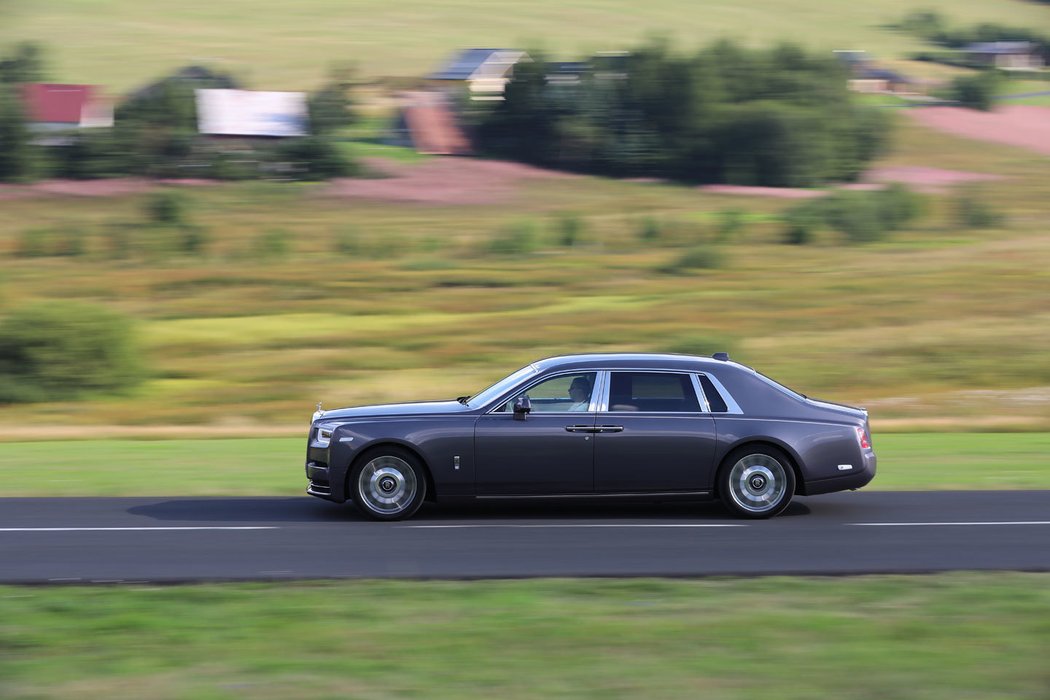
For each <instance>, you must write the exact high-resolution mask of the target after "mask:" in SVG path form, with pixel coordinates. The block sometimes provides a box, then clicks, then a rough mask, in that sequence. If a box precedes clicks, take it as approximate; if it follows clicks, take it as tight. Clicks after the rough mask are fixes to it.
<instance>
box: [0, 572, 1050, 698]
mask: <svg viewBox="0 0 1050 700" xmlns="http://www.w3.org/2000/svg"><path fill="white" fill-rule="evenodd" d="M1048 607H1050V577H1048V576H1047V575H1046V574H1019V573H1018V574H966V573H960V574H945V575H938V576H929V577H923V578H908V577H900V576H870V577H854V578H845V579H814V578H764V579H751V580H736V579H730V580H714V579H712V580H703V581H663V580H647V579H638V580H627V581H620V580H585V581H563V580H542V581H488V582H446V583H442V582H429V583H412V582H368V581H360V582H349V583H323V582H318V583H297V584H281V585H263V584H258V585H202V586H190V587H162V588H146V587H135V586H120V587H109V588H107V587H94V588H78V587H57V588H56V587H51V588H46V587H43V588H9V587H8V588H0V695H3V696H4V697H6V698H69V697H76V698H85V699H88V698H105V699H106V700H111V699H113V700H117V699H121V698H129V699H130V698H134V699H138V698H143V697H150V698H158V699H162V698H209V699H220V698H243V697H252V698H260V699H264V700H265V699H266V698H305V697H331V698H336V697H340V698H342V697H354V698H422V697H425V698H464V697H484V698H489V697H501V698H508V699H511V698H536V697H545V698H592V697H593V698H603V699H605V698H639V697H659V698H697V697H710V698H726V699H727V700H733V699H736V698H740V699H747V700H751V699H756V700H761V699H763V698H770V699H773V698H775V699H776V700H792V699H799V700H801V699H803V698H806V699H808V698H815V697H821V698H848V699H857V700H862V699H869V698H871V699H874V698H879V699H880V700H883V699H888V700H894V699H897V698H900V699H904V698H908V699H911V698H923V699H924V700H941V699H943V700H958V699H959V698H1012V699H1017V700H1020V699H1024V698H1031V699H1032V700H1036V699H1042V698H1045V697H1046V693H1047V689H1048V681H1050V678H1048V675H1047V671H1046V663H1045V661H1046V659H1045V651H1046V639H1047V637H1048V636H1050V619H1048V617H1047V616H1046V614H1045V611H1046V610H1047V609H1048Z"/></svg>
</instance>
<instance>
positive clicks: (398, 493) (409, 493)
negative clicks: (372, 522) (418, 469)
mask: <svg viewBox="0 0 1050 700" xmlns="http://www.w3.org/2000/svg"><path fill="white" fill-rule="evenodd" d="M418 489H419V484H418V481H417V480H416V473H415V471H414V470H413V469H412V467H411V466H409V464H408V462H406V461H405V460H403V459H401V458H400V457H395V456H393V455H383V456H381V457H376V458H375V459H373V460H372V461H370V462H369V463H368V464H366V465H365V466H364V468H363V469H361V473H360V475H359V476H358V477H357V493H358V495H359V496H360V497H361V504H362V505H364V506H365V507H366V508H368V509H369V510H371V511H373V512H375V513H378V514H380V515H397V514H398V513H400V512H401V511H403V510H405V509H406V508H408V507H409V505H411V504H412V502H413V501H414V500H415V498H416V492H417V490H418Z"/></svg>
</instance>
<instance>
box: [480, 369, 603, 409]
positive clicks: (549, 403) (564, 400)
mask: <svg viewBox="0 0 1050 700" xmlns="http://www.w3.org/2000/svg"><path fill="white" fill-rule="evenodd" d="M596 376H597V372H578V373H574V374H563V375H561V376H559V377H554V378H553V379H548V380H546V381H543V382H540V383H539V384H536V385H535V386H533V387H530V388H529V389H528V390H527V391H525V392H524V393H522V394H515V395H514V397H512V398H511V399H510V400H509V401H506V402H504V404H503V406H501V407H500V408H499V409H497V411H496V412H497V413H502V412H509V411H512V410H514V399H516V398H518V396H528V397H529V402H530V403H531V404H532V412H533V413H563V412H569V413H575V412H580V411H586V410H588V409H589V405H590V403H591V395H592V394H593V393H594V380H595V378H596Z"/></svg>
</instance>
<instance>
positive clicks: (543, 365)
mask: <svg viewBox="0 0 1050 700" xmlns="http://www.w3.org/2000/svg"><path fill="white" fill-rule="evenodd" d="M532 364H533V366H534V367H535V368H536V369H537V370H539V371H541V372H545V371H547V370H551V369H576V368H585V367H586V368H595V369H603V368H612V367H615V368H619V369H682V370H693V371H696V370H700V369H704V368H710V367H716V366H721V367H724V366H726V365H727V364H736V363H733V362H727V361H723V360H715V359H714V358H711V357H701V356H697V355H677V354H671V353H638V352H633V353H589V354H583V355H559V356H557V357H547V358H544V359H542V360H537V361H536V362H533V363H532Z"/></svg>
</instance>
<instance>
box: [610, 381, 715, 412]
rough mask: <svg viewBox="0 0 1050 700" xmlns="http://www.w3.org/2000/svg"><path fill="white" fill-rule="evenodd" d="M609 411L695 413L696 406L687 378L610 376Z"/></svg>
mask: <svg viewBox="0 0 1050 700" xmlns="http://www.w3.org/2000/svg"><path fill="white" fill-rule="evenodd" d="M609 410H610V411H613V412H620V411H670V412H675V413H696V412H698V411H700V403H699V402H698V401H697V400H696V392H695V391H694V390H693V382H692V381H691V380H690V379H689V375H688V374H670V373H666V372H613V374H612V383H611V385H610V386H609Z"/></svg>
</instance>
